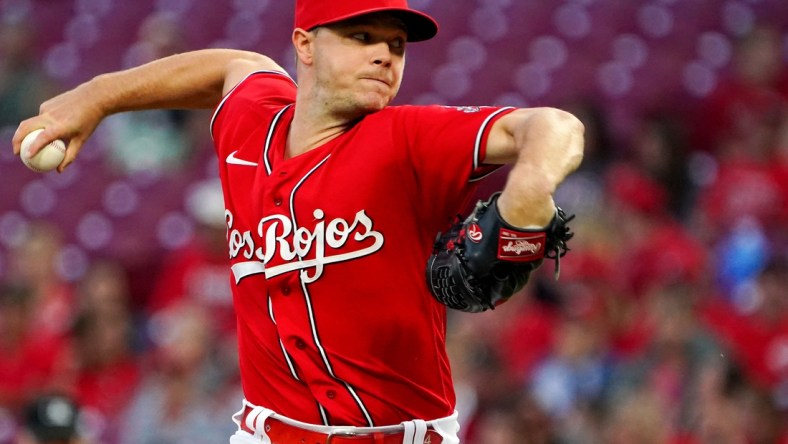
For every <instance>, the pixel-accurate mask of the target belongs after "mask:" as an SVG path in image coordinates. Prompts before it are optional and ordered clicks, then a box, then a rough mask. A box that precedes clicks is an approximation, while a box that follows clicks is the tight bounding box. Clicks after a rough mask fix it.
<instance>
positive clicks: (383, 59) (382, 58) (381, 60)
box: [372, 42, 392, 67]
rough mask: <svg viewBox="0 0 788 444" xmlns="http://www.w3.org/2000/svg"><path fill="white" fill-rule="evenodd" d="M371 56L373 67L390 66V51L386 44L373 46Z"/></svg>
mask: <svg viewBox="0 0 788 444" xmlns="http://www.w3.org/2000/svg"><path fill="white" fill-rule="evenodd" d="M372 54H373V56H372V63H374V64H375V65H379V66H384V67H390V66H391V59H392V51H391V48H390V47H389V45H388V44H387V43H385V42H381V43H378V44H376V45H374V49H373V52H372Z"/></svg>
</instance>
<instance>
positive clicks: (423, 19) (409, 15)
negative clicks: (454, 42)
mask: <svg viewBox="0 0 788 444" xmlns="http://www.w3.org/2000/svg"><path fill="white" fill-rule="evenodd" d="M375 12H389V13H391V14H393V15H394V16H395V17H397V18H398V19H400V20H402V22H403V23H404V24H405V28H407V29H406V31H407V33H408V41H409V42H422V41H424V40H429V39H431V38H433V37H435V35H436V34H438V22H436V21H435V19H433V18H432V17H430V16H429V15H427V14H425V13H423V12H419V11H414V10H412V9H402V8H371V9H367V10H364V11H358V12H354V13H353V14H348V15H345V16H342V17H336V18H334V19H331V21H329V22H325V23H320V24H319V25H317V26H323V25H330V24H332V23H337V22H341V21H344V20H349V19H352V18H357V17H361V16H363V15H367V14H372V13H375Z"/></svg>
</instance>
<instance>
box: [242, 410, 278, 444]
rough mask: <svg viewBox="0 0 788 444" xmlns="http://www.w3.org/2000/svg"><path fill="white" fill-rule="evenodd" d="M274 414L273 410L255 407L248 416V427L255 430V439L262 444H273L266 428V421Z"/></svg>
mask: <svg viewBox="0 0 788 444" xmlns="http://www.w3.org/2000/svg"><path fill="white" fill-rule="evenodd" d="M273 414H274V411H273V410H269V409H266V408H263V407H254V408H253V409H252V411H251V412H249V414H248V415H246V427H248V428H249V430H254V439H255V440H257V439H259V440H261V441H262V444H271V438H269V437H268V434H267V433H266V430H264V428H265V420H266V419H268V418H269V417H270V416H271V415H273Z"/></svg>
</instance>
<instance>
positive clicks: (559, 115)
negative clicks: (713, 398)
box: [13, 0, 583, 444]
mask: <svg viewBox="0 0 788 444" xmlns="http://www.w3.org/2000/svg"><path fill="white" fill-rule="evenodd" d="M437 31H438V26H437V23H436V22H435V20H434V19H432V18H431V17H429V16H428V15H426V14H424V13H422V12H418V11H415V10H413V9H410V8H409V7H408V5H407V2H406V1H405V0H364V1H361V0H341V1H340V0H335V1H324V0H298V1H297V2H296V16H295V29H294V31H293V34H292V42H293V45H294V48H295V53H296V57H297V72H296V78H297V79H298V84H296V82H295V81H294V79H293V78H292V77H291V76H290V75H288V73H286V72H285V71H284V69H283V68H281V67H280V66H279V65H278V64H277V63H275V62H274V61H273V60H271V59H270V58H268V57H266V56H263V55H259V54H255V53H250V52H244V51H235V50H224V49H212V50H201V51H195V52H191V53H185V54H179V55H175V56H171V57H167V58H164V59H161V60H158V61H154V62H152V63H149V64H147V65H143V66H140V67H137V68H133V69H130V70H126V71H121V72H116V73H111V74H106V75H102V76H99V77H96V78H95V79H93V80H91V81H89V82H86V83H85V84H83V85H80V86H78V87H77V88H75V89H73V90H71V91H69V92H66V93H64V94H62V95H60V96H57V97H55V98H53V99H51V100H49V101H47V102H45V103H44V104H43V105H42V107H41V114H40V115H39V116H36V117H33V118H31V119H29V120H26V121H24V122H22V124H20V126H19V129H18V130H17V133H16V135H15V136H14V141H13V144H14V151H15V152H16V153H18V151H19V145H20V142H21V140H22V138H23V137H24V135H25V134H27V133H28V132H30V131H31V130H32V129H34V128H40V127H44V128H46V129H45V131H44V133H43V134H44V135H43V136H42V137H40V138H39V141H40V143H38V144H37V145H38V146H36V147H34V148H38V147H39V146H42V145H43V144H44V143H43V142H45V141H46V140H52V139H55V138H61V139H66V140H68V141H69V144H68V150H67V155H66V159H65V160H64V162H63V164H61V165H60V167H59V168H60V170H61V171H62V170H63V168H65V167H67V166H68V165H69V164H70V163H71V162H73V161H74V159H75V157H76V155H77V153H78V152H79V150H80V148H81V146H82V145H83V143H84V141H85V140H86V139H87V138H88V137H89V136H90V135H91V134H92V133H93V131H94V130H95V128H96V127H97V126H98V124H99V123H100V122H101V120H102V119H103V118H104V117H106V116H108V115H110V114H113V113H116V112H120V111H130V110H141V109H150V108H200V107H207V108H215V114H214V117H213V120H212V122H211V129H210V130H211V134H212V136H213V139H214V142H215V148H216V154H217V156H218V158H219V160H220V163H219V176H220V178H221V181H222V184H223V189H224V200H225V208H226V209H225V220H226V224H227V243H228V253H229V259H230V261H229V265H230V270H231V279H230V285H231V286H232V290H233V297H234V303H235V310H236V314H237V317H238V337H239V353H240V368H241V378H242V384H243V389H244V395H245V398H246V399H245V400H244V408H243V409H242V410H241V411H240V412H239V414H238V415H237V417H236V422H237V423H238V425H239V427H238V432H237V433H236V434H235V435H234V436H233V437H232V438H231V442H232V443H252V442H264V443H300V442H309V443H316V442H317V443H328V442H330V443H333V444H338V443H354V444H360V443H398V444H399V443H403V444H404V443H408V444H413V443H427V442H429V443H431V444H437V443H441V442H442V443H446V444H448V443H457V442H459V440H458V438H457V431H458V428H459V425H458V423H457V415H456V412H455V410H454V408H455V397H454V390H453V386H452V378H451V370H450V368H449V360H448V357H447V354H446V350H445V330H446V306H444V305H443V304H441V303H440V302H438V301H437V300H436V299H435V298H434V297H432V296H431V294H430V289H429V288H428V286H427V284H426V283H425V277H424V268H425V262H426V260H427V258H428V257H429V256H430V254H431V252H432V247H433V241H434V239H435V235H436V233H438V232H440V231H443V230H445V229H446V228H447V227H448V226H449V224H450V223H451V222H452V219H453V218H454V216H455V215H456V214H457V213H458V212H459V211H462V209H463V208H464V207H465V206H466V205H467V203H468V201H469V199H471V198H472V195H473V192H474V190H475V187H476V185H477V183H478V181H479V180H481V179H482V178H483V177H485V176H486V175H488V174H490V173H491V172H492V171H494V170H495V169H496V168H497V167H499V166H500V165H503V164H512V169H511V171H510V173H509V175H508V179H507V182H506V185H505V187H504V189H503V191H502V194H501V195H500V197H499V198H498V202H497V205H498V211H499V212H500V215H501V217H502V218H503V219H504V220H505V221H506V222H507V223H508V224H509V225H511V226H513V227H523V228H528V227H544V226H546V225H547V224H548V223H549V222H550V220H551V219H552V218H553V216H554V214H555V204H554V202H553V199H552V195H553V192H554V191H555V189H556V187H557V186H558V185H559V184H560V183H561V182H562V181H563V180H564V178H565V177H566V176H567V175H568V174H570V173H571V172H572V171H574V170H575V169H576V168H577V166H578V164H579V163H580V160H581V158H582V151H583V127H582V124H581V123H580V122H579V121H578V120H577V119H576V118H575V117H574V116H572V115H571V114H568V113H566V112H563V111H560V110H557V109H553V108H524V109H514V108H507V107H445V106H437V105H435V106H389V104H390V103H391V101H392V99H393V98H394V97H395V96H396V94H397V91H398V89H399V87H400V83H401V81H402V77H403V68H404V66H405V53H406V46H407V44H409V42H415V41H421V40H426V39H429V38H431V37H433V36H434V35H435V34H436V33H437Z"/></svg>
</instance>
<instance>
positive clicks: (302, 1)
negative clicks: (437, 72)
mask: <svg viewBox="0 0 788 444" xmlns="http://www.w3.org/2000/svg"><path fill="white" fill-rule="evenodd" d="M373 12H391V13H392V14H394V15H395V16H396V17H397V18H399V19H401V20H402V21H403V22H404V23H405V26H406V28H407V32H408V41H409V42H420V41H423V40H429V39H431V38H433V37H435V34H437V33H438V22H436V21H435V19H433V18H432V17H430V16H429V15H427V14H425V13H423V12H420V11H416V10H415V9H411V8H410V7H408V1H407V0H296V11H295V27H296V28H301V29H305V30H307V31H308V30H311V29H312V28H315V27H317V26H323V25H328V24H331V23H336V22H339V21H342V20H347V19H350V18H354V17H358V16H361V15H364V14H371V13H373Z"/></svg>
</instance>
